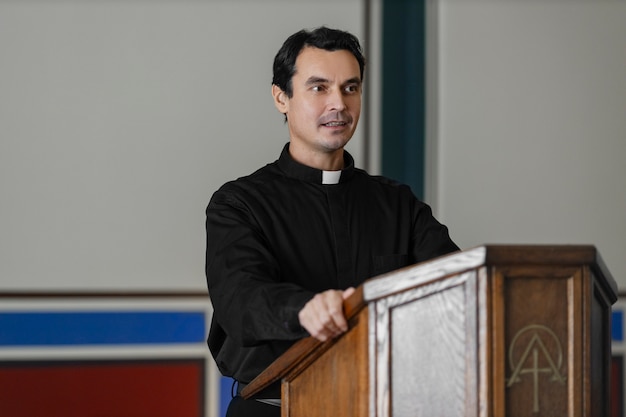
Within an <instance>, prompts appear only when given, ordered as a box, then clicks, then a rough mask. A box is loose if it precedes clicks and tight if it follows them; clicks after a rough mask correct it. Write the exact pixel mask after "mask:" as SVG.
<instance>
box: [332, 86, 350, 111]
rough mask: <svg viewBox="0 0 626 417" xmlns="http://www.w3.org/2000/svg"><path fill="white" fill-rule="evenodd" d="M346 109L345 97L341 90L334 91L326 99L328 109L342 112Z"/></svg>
mask: <svg viewBox="0 0 626 417" xmlns="http://www.w3.org/2000/svg"><path fill="white" fill-rule="evenodd" d="M345 108H346V101H345V97H344V96H343V92H342V91H341V89H336V90H333V91H332V92H331V94H330V95H329V98H328V109H329V110H338V111H342V110H345Z"/></svg>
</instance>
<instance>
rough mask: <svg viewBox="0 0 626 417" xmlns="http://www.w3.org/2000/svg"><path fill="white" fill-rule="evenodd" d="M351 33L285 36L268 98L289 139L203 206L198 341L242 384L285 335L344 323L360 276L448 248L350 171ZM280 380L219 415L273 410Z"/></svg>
mask: <svg viewBox="0 0 626 417" xmlns="http://www.w3.org/2000/svg"><path fill="white" fill-rule="evenodd" d="M364 66H365V60H364V58H363V55H362V53H361V47H360V44H359V42H358V40H357V39H356V38H355V37H354V36H353V35H351V34H349V33H347V32H343V31H339V30H333V29H328V28H324V27H322V28H318V29H316V30H313V31H311V32H308V31H300V32H297V33H295V34H294V35H292V36H291V37H289V38H288V39H287V40H286V41H285V43H284V44H283V46H282V47H281V49H280V50H279V52H278V54H277V55H276V57H275V60H274V78H273V81H272V96H273V98H274V104H275V106H276V108H277V109H278V111H279V112H280V113H282V114H284V115H285V118H286V123H287V127H288V130H289V137H290V141H289V143H288V144H287V145H286V146H285V147H284V149H283V151H282V153H281V155H280V157H279V159H278V160H277V161H275V162H274V163H271V164H269V165H267V166H265V167H263V168H261V169H259V170H258V171H256V172H255V173H253V174H252V175H249V176H247V177H243V178H240V179H238V180H236V181H232V182H229V183H227V184H225V185H223V186H222V187H221V188H220V189H219V190H218V191H217V192H216V193H215V194H214V195H213V197H212V198H211V201H210V203H209V206H208V208H207V212H206V213H207V223H206V228H207V253H206V274H207V282H208V287H209V294H210V296H211V300H212V303H213V307H214V315H213V321H212V323H211V330H210V334H209V339H208V344H209V347H210V349H211V353H212V354H213V356H214V358H215V361H216V363H217V365H218V367H219V369H220V371H221V372H222V373H223V374H224V375H228V376H232V377H233V378H234V379H236V380H237V381H239V382H240V384H239V385H240V387H241V386H245V384H247V383H249V382H250V381H251V380H252V379H254V378H255V377H256V376H257V375H258V374H259V373H260V372H261V371H262V370H263V369H265V368H266V367H267V366H268V365H269V364H270V363H272V362H273V361H274V360H275V359H276V358H277V357H278V356H280V355H281V354H282V353H283V352H285V350H287V349H288V348H289V347H290V346H291V345H292V344H293V343H294V342H295V341H297V340H298V339H300V338H303V337H306V336H309V335H311V336H313V337H315V338H317V339H319V340H321V341H325V340H328V339H330V338H334V337H337V336H339V335H341V334H342V333H343V332H345V331H346V330H347V323H346V320H345V317H344V316H343V312H342V303H343V300H344V299H345V298H347V297H348V296H349V295H350V294H352V292H353V289H354V287H356V286H358V285H359V284H361V283H362V282H363V281H364V280H366V279H367V278H369V277H372V276H375V275H379V274H381V273H384V272H389V271H392V270H394V269H397V268H400V267H403V266H407V265H411V264H414V263H417V262H421V261H425V260H428V259H431V258H433V257H436V256H439V255H443V254H446V253H449V252H452V251H456V250H458V247H457V246H456V245H455V244H454V243H453V242H452V240H451V239H450V237H449V235H448V231H447V228H446V227H445V226H443V225H441V224H440V223H439V222H437V220H435V219H434V218H433V217H432V214H431V210H430V208H429V207H428V206H427V205H426V204H424V203H422V202H420V201H419V200H417V198H415V196H414V195H413V194H412V193H411V191H410V189H409V187H408V186H405V185H402V184H398V183H396V182H394V181H392V180H390V179H387V178H384V177H373V176H370V175H368V174H367V173H366V172H365V171H363V170H360V169H357V168H355V167H354V161H353V159H352V157H351V156H350V154H349V153H348V152H346V151H344V146H345V145H346V144H347V143H348V141H349V140H350V138H351V137H352V135H353V133H354V131H355V129H356V127H357V124H358V121H359V116H360V112H361V92H362V86H363V70H364ZM279 398H280V389H279V387H278V386H277V387H273V388H270V389H268V390H267V391H266V392H264V393H262V394H261V395H259V398H258V399H256V400H243V399H242V398H241V397H240V396H235V397H234V398H233V400H232V401H231V403H230V405H229V409H228V414H227V416H246V415H249V416H263V415H268V416H279V415H280V407H277V406H276V403H277V402H278V399H279Z"/></svg>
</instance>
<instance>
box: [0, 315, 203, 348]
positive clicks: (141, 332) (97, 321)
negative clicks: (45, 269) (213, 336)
mask: <svg viewBox="0 0 626 417" xmlns="http://www.w3.org/2000/svg"><path fill="white" fill-rule="evenodd" d="M205 328H206V326H205V317H204V312H154V311H153V312H120V311H115V312H85V311H79V312H2V313H0V346H55V345H57V346H58V345H118V344H130V345H132V344H161V343H164V344H168V343H198V342H204V340H205V338H206V332H205Z"/></svg>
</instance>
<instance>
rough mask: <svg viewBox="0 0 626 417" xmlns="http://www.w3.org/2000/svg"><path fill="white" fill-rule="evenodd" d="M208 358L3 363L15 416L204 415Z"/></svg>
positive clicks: (1, 386) (1, 393) (6, 406)
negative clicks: (205, 377) (205, 376)
mask: <svg viewBox="0 0 626 417" xmlns="http://www.w3.org/2000/svg"><path fill="white" fill-rule="evenodd" d="M204 366H205V362H204V359H198V360H180V361H98V362H29V363H20V362H5V363H0V408H1V410H2V411H1V414H2V416H11V417H33V416H46V417H117V416H119V417H203V416H204V391H205V390H204Z"/></svg>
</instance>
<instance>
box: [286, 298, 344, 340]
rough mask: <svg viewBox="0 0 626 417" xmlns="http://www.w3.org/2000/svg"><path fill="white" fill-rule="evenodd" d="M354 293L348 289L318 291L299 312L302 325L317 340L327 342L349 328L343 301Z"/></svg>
mask: <svg viewBox="0 0 626 417" xmlns="http://www.w3.org/2000/svg"><path fill="white" fill-rule="evenodd" d="M353 293H354V288H352V287H350V288H348V289H347V290H344V291H340V290H328V291H324V292H321V293H318V294H316V295H315V297H313V298H312V299H311V300H309V302H308V303H306V304H305V305H304V307H303V308H302V310H300V312H299V313H298V319H299V320H300V325H301V326H302V327H304V328H305V329H306V331H307V332H309V334H310V335H311V336H313V337H314V338H316V339H317V340H319V341H321V342H325V341H326V340H328V339H332V338H334V337H337V336H339V335H340V334H342V333H344V332H346V331H347V330H348V322H347V321H346V318H345V316H344V314H343V301H344V300H345V299H346V298H348V297H350V295H352V294H353Z"/></svg>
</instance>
